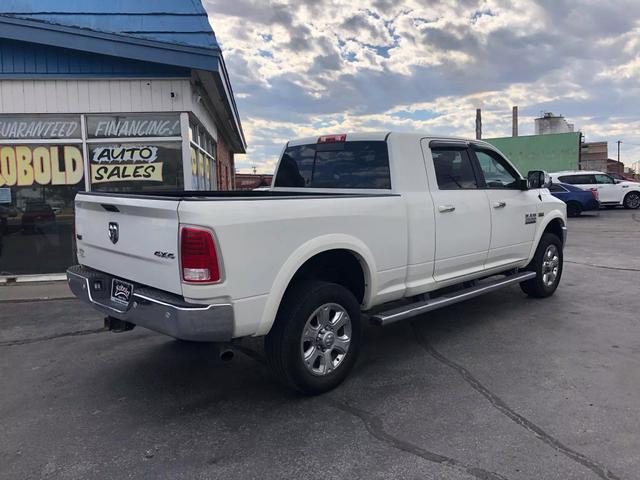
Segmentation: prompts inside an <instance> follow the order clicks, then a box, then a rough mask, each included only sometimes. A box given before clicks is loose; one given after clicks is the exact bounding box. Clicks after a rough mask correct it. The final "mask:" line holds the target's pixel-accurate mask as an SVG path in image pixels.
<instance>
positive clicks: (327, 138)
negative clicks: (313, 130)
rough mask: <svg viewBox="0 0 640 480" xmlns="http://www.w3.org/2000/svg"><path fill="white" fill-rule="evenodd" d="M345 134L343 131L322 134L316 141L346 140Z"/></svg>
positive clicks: (332, 141)
mask: <svg viewBox="0 0 640 480" xmlns="http://www.w3.org/2000/svg"><path fill="white" fill-rule="evenodd" d="M346 141H347V135H346V134H345V133H343V134H341V135H323V136H322V137H319V138H318V143H337V142H346Z"/></svg>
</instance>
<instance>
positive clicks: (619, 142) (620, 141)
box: [617, 140, 622, 165]
mask: <svg viewBox="0 0 640 480" xmlns="http://www.w3.org/2000/svg"><path fill="white" fill-rule="evenodd" d="M617 143H618V165H619V164H620V144H621V143H622V140H618V142H617Z"/></svg>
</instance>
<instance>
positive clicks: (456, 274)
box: [68, 132, 566, 394]
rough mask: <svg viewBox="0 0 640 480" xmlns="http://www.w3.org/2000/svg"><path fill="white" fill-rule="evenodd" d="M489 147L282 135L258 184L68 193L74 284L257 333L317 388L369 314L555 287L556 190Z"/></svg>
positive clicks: (110, 311)
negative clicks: (269, 171) (266, 178)
mask: <svg viewBox="0 0 640 480" xmlns="http://www.w3.org/2000/svg"><path fill="white" fill-rule="evenodd" d="M528 177H529V178H527V179H525V178H523V177H522V176H521V175H520V174H519V173H518V171H517V170H516V169H515V168H514V167H513V165H512V164H511V163H510V162H509V161H508V160H507V159H506V158H505V157H504V156H503V155H502V154H501V153H500V152H499V151H498V150H496V149H495V148H494V147H492V146H491V145H489V144H487V143H484V142H480V141H474V140H463V139H457V138H442V137H433V136H429V135H420V134H405V133H387V132H384V133H361V134H357V133H355V134H348V135H332V136H321V137H319V138H318V137H314V138H304V139H300V140H293V141H290V142H289V143H288V144H287V145H286V147H285V148H284V151H283V153H282V156H281V159H280V161H279V164H278V167H277V170H276V173H275V176H274V180H273V185H272V187H271V188H270V189H269V190H268V191H253V192H240V191H237V192H175V193H173V192H172V193H166V192H165V193H145V194H141V195H134V194H107V193H89V192H87V193H80V194H78V196H77V198H76V237H77V251H78V260H79V263H80V265H76V266H74V267H71V268H70V269H69V270H68V281H69V285H70V287H71V289H72V290H73V292H74V293H75V294H76V295H77V296H78V297H80V298H81V299H83V300H85V301H87V302H89V303H91V304H92V305H93V306H94V307H95V308H97V309H98V310H100V311H101V312H104V313H105V314H106V315H107V318H106V320H105V322H106V323H107V325H108V326H111V328H112V329H120V330H126V329H130V328H133V326H134V325H140V326H143V327H146V328H149V329H151V330H155V331H157V332H162V333H164V334H167V335H170V336H172V337H175V338H179V339H183V340H191V341H209V342H224V343H225V344H228V343H230V342H235V341H236V339H239V338H241V337H247V336H266V339H265V351H266V355H267V358H268V361H269V363H270V364H271V366H272V367H273V370H274V372H275V373H276V375H277V376H278V377H279V378H280V379H281V380H282V381H283V382H284V383H285V384H286V385H288V386H290V387H292V388H294V389H296V390H298V391H300V392H303V393H307V394H317V393H321V392H324V391H327V390H329V389H331V388H334V387H335V386H337V385H338V384H339V383H340V382H341V381H342V380H343V379H344V378H345V377H346V375H347V374H348V372H349V370H350V369H351V368H352V366H353V364H354V362H355V361H356V358H357V355H358V351H359V349H360V345H361V342H362V334H361V331H362V322H363V320H362V319H363V318H369V319H370V320H371V321H372V322H373V323H374V324H376V325H381V326H384V325H387V324H390V323H393V322H397V321H400V320H404V319H407V318H411V317H414V316H416V315H420V314H423V313H425V312H429V311H431V310H434V309H436V308H440V307H444V306H446V305H450V304H452V303H455V302H458V301H461V300H465V299H468V298H471V297H474V296H477V295H481V294H484V293H488V292H491V291H493V290H495V289H497V288H502V287H505V286H508V285H512V284H520V285H521V287H522V289H523V290H524V292H526V293H527V294H529V295H531V296H534V297H547V296H549V295H552V294H553V293H554V291H555V290H556V288H557V286H558V283H559V281H560V277H561V274H562V258H563V257H562V250H563V246H564V242H565V237H566V209H565V204H564V203H563V202H561V201H560V200H557V199H555V198H554V197H553V196H551V195H550V194H549V191H548V189H547V188H546V187H547V186H548V185H549V183H547V182H549V178H548V176H545V174H544V173H543V172H530V175H529V176H528Z"/></svg>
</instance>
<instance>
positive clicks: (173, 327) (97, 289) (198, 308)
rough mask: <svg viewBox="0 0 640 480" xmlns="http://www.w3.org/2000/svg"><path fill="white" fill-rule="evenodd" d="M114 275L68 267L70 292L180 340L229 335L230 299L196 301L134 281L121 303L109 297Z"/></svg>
mask: <svg viewBox="0 0 640 480" xmlns="http://www.w3.org/2000/svg"><path fill="white" fill-rule="evenodd" d="M113 278H114V277H113V276H111V275H109V274H107V273H103V272H99V271H97V270H93V269H91V268H87V267H84V266H82V265H75V266H73V267H70V268H69V269H68V270H67V281H68V282H69V288H70V289H71V291H72V292H73V294H74V295H75V296H76V297H78V298H79V299H80V300H83V301H84V302H86V303H89V304H91V305H92V306H93V307H94V308H95V309H96V310H98V311H100V312H102V313H104V314H106V315H109V316H111V317H115V318H117V319H119V320H124V321H127V322H130V323H133V324H135V325H139V326H141V327H145V328H148V329H150V330H154V331H156V332H160V333H164V334H165V335H169V336H171V337H174V338H179V339H182V340H192V341H201V342H226V341H229V340H231V339H232V337H233V330H234V316H233V306H232V305H231V304H230V303H219V304H215V305H196V304H193V303H187V302H185V301H184V299H183V298H182V297H180V296H178V295H174V294H172V293H168V292H164V291H162V290H157V289H155V288H150V287H145V286H142V285H137V284H134V288H133V295H132V298H131V299H130V301H129V303H128V304H127V305H124V304H121V303H119V302H114V301H113V300H111V281H112V280H113ZM124 280H125V281H126V279H124Z"/></svg>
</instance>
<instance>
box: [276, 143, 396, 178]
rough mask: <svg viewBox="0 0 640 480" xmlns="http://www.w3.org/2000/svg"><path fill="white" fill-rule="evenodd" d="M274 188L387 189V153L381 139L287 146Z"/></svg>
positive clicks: (385, 145) (388, 175)
mask: <svg viewBox="0 0 640 480" xmlns="http://www.w3.org/2000/svg"><path fill="white" fill-rule="evenodd" d="M275 186H276V187H308V188H357V189H389V188H391V178H390V172H389V155H388V152H387V144H386V142H384V141H361V142H345V143H335V144H311V145H300V146H295V147H288V148H287V149H286V150H285V152H284V154H283V156H282V159H281V161H280V166H279V168H278V173H277V177H276V180H275Z"/></svg>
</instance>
